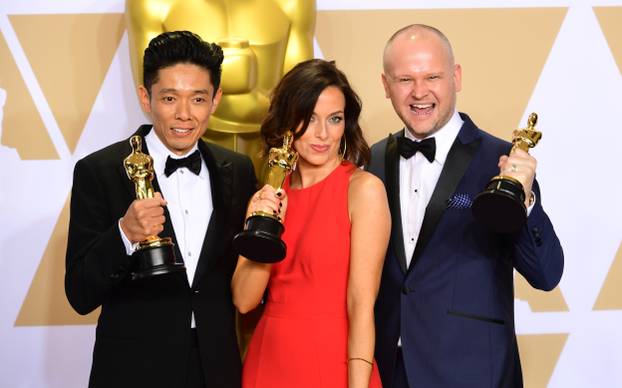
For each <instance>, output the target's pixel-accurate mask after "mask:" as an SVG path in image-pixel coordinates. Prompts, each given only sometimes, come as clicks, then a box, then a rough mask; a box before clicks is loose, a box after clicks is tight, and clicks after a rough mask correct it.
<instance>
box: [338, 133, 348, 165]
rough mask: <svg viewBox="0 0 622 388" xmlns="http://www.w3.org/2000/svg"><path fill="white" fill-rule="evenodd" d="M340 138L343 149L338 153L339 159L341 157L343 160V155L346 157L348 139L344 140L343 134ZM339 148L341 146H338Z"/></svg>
mask: <svg viewBox="0 0 622 388" xmlns="http://www.w3.org/2000/svg"><path fill="white" fill-rule="evenodd" d="M342 139H343V151H341V152H340V153H339V159H341V160H342V161H343V160H344V159H345V157H346V151H347V149H348V141H347V140H346V137H345V136H344V137H343V138H342ZM339 148H341V147H339Z"/></svg>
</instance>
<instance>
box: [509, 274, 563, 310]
mask: <svg viewBox="0 0 622 388" xmlns="http://www.w3.org/2000/svg"><path fill="white" fill-rule="evenodd" d="M514 297H515V298H516V299H520V300H524V301H525V302H527V303H528V304H529V308H530V309H531V311H533V312H534V313H535V312H552V311H568V304H567V303H566V299H565V298H564V295H563V294H562V291H561V288H559V286H557V287H555V288H554V289H553V290H551V291H549V292H545V291H541V290H536V289H535V288H533V287H531V286H530V285H529V283H528V282H527V280H525V278H524V277H523V276H522V275H520V274H516V276H514Z"/></svg>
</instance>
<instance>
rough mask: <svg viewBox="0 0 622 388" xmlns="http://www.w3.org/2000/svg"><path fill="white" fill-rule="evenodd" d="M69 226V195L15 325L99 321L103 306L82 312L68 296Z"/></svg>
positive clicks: (79, 323)
mask: <svg viewBox="0 0 622 388" xmlns="http://www.w3.org/2000/svg"><path fill="white" fill-rule="evenodd" d="M68 227H69V198H67V201H66V202H65V206H64V207H63V210H62V212H61V214H60V216H59V217H58V221H57V222H56V226H54V230H53V232H52V236H51V237H50V241H49V242H48V245H47V247H46V248H45V252H44V253H43V257H42V258H41V262H40V264H39V268H38V269H37V272H36V273H35V276H34V278H33V280H32V284H31V285H30V289H29V290H28V294H26V298H25V299H24V303H23V304H22V308H21V309H20V311H19V314H18V315H17V319H16V321H15V326H53V325H92V324H95V323H96V322H97V317H98V316H99V309H97V310H95V311H93V312H92V313H90V314H88V315H85V316H82V315H78V313H76V312H75V311H74V310H73V309H72V308H71V306H70V305H69V302H67V297H66V296H65V252H66V250H67V228H68Z"/></svg>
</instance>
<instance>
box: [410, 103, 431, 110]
mask: <svg viewBox="0 0 622 388" xmlns="http://www.w3.org/2000/svg"><path fill="white" fill-rule="evenodd" d="M410 106H411V107H413V108H417V109H427V108H431V107H432V104H411V105H410Z"/></svg>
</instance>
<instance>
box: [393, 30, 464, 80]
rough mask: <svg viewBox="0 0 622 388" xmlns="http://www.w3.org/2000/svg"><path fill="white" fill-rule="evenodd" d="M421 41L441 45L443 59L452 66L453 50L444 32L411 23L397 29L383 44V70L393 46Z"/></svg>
mask: <svg viewBox="0 0 622 388" xmlns="http://www.w3.org/2000/svg"><path fill="white" fill-rule="evenodd" d="M423 41H427V42H430V43H437V44H438V45H439V46H441V47H442V49H443V51H444V54H445V55H446V58H445V59H446V60H447V64H448V65H449V66H450V67H453V66H454V64H455V61H454V52H453V50H452V48H451V43H449V39H447V37H446V36H445V34H443V33H442V32H441V31H440V30H438V29H436V28H434V27H432V26H428V25H425V24H411V25H409V26H406V27H403V28H400V29H399V30H397V31H396V32H395V33H394V34H393V35H391V37H390V38H389V40H388V41H387V44H386V45H385V46H384V53H383V57H382V64H383V67H384V71H385V72H386V71H387V67H388V66H389V64H390V63H391V60H392V56H393V55H395V54H396V53H395V50H393V48H394V46H396V45H400V46H403V45H404V44H414V43H417V42H423ZM398 51H399V50H398Z"/></svg>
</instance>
